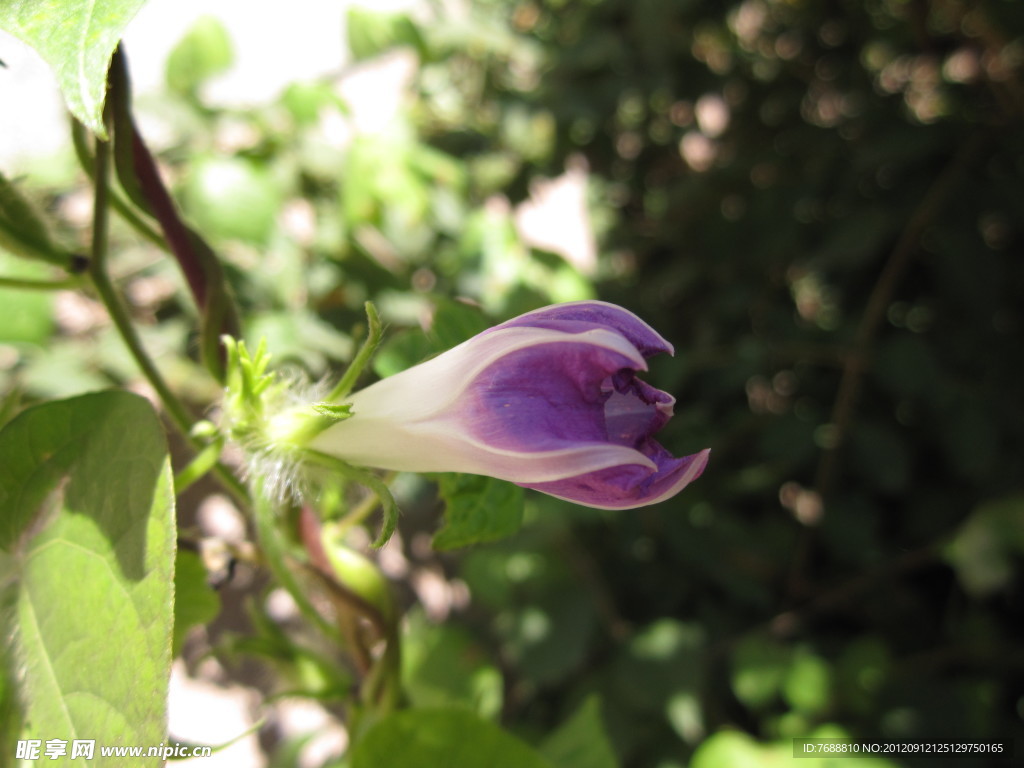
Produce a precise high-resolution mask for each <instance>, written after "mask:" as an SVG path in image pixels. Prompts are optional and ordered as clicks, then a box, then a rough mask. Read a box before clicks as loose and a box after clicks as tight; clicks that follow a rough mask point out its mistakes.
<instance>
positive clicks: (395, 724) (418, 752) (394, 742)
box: [352, 709, 554, 768]
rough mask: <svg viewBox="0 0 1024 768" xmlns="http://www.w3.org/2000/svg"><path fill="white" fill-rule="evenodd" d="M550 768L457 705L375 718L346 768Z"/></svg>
mask: <svg viewBox="0 0 1024 768" xmlns="http://www.w3.org/2000/svg"><path fill="white" fill-rule="evenodd" d="M381 766H388V768H481V766H487V768H554V766H553V765H552V764H551V763H550V762H548V761H547V760H545V759H544V758H543V757H541V756H540V754H538V753H537V752H536V751H535V750H533V749H532V748H531V747H529V746H527V745H526V744H525V743H524V742H523V741H520V740H519V739H517V738H516V737H515V736H513V735H512V734H510V733H507V732H506V731H503V730H502V729H501V728H499V727H498V726H496V725H494V724H493V723H491V722H488V721H487V720H482V719H480V718H479V717H477V716H476V715H474V714H473V713H472V712H470V711H468V710H462V709H413V710H408V711H405V712H398V713H396V714H394V715H391V716H390V717H388V718H386V719H385V720H382V721H381V722H379V723H377V724H376V725H375V726H374V727H373V728H371V729H370V730H369V731H368V732H367V734H366V735H365V736H364V737H363V738H362V739H361V740H360V741H359V742H358V743H357V744H356V746H355V750H354V751H353V754H352V768H380V767H381Z"/></svg>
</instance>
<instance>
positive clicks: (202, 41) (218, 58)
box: [166, 16, 234, 98]
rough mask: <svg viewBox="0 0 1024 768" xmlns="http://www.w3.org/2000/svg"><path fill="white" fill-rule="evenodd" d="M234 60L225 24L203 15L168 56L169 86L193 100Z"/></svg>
mask: <svg viewBox="0 0 1024 768" xmlns="http://www.w3.org/2000/svg"><path fill="white" fill-rule="evenodd" d="M233 60H234V55H233V54H232V51H231V40H230V38H229V37H228V33H227V30H226V29H224V25H223V24H221V23H220V21H218V20H217V19H216V18H214V17H213V16H202V17H200V18H199V19H198V20H196V23H195V24H193V25H192V28H191V29H189V31H188V32H187V33H186V35H185V37H183V38H182V39H181V40H179V41H178V44H177V45H175V46H174V48H173V49H172V50H171V53H170V55H169V56H168V57H167V67H166V79H167V87H168V88H170V89H171V90H172V91H174V92H176V93H179V94H182V95H184V96H191V97H193V98H194V97H195V96H196V93H197V91H198V89H199V87H200V86H201V85H202V84H203V83H204V82H205V81H206V80H208V79H209V78H211V77H213V76H214V75H218V74H220V73H221V72H224V71H225V70H227V69H230V68H231V64H232V61H233Z"/></svg>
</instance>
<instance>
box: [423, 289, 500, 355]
mask: <svg viewBox="0 0 1024 768" xmlns="http://www.w3.org/2000/svg"><path fill="white" fill-rule="evenodd" d="M434 306H435V309H434V319H433V322H432V323H431V324H430V338H431V340H432V341H433V342H435V344H436V349H437V351H438V352H443V351H445V350H446V349H451V348H452V347H454V346H457V345H459V344H461V343H462V342H464V341H466V339H469V338H471V337H473V336H476V335H477V334H478V333H481V332H482V331H485V330H487V328H488V327H489V326H490V323H489V322H487V318H486V317H484V314H483V312H481V311H480V310H479V309H478V308H477V307H474V306H472V305H470V304H464V303H462V302H461V301H453V300H451V299H445V298H438V299H436V300H435V302H434Z"/></svg>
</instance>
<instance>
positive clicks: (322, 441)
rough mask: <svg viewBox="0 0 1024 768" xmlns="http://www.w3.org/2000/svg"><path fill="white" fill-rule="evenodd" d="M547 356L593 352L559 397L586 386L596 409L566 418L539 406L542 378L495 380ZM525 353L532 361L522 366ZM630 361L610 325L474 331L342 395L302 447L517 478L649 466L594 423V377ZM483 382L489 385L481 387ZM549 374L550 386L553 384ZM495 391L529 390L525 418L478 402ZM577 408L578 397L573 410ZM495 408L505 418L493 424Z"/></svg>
mask: <svg viewBox="0 0 1024 768" xmlns="http://www.w3.org/2000/svg"><path fill="white" fill-rule="evenodd" d="M554 360H576V361H578V362H581V361H584V360H586V361H590V360H599V361H600V363H599V364H595V365H594V366H592V370H590V371H588V370H581V369H578V368H577V369H575V370H574V371H571V373H573V374H574V375H575V376H576V378H575V379H574V382H575V383H568V382H563V384H564V386H563V391H562V396H563V398H564V399H563V404H565V405H566V406H568V405H570V404H571V394H572V393H571V392H570V391H569V390H571V389H572V387H573V386H579V387H590V388H592V390H593V392H592V396H593V397H594V398H595V402H594V403H592V404H591V407H592V408H593V409H594V411H595V412H594V413H593V414H589V415H588V418H587V419H579V418H577V419H576V420H573V419H567V418H566V415H565V413H564V411H563V412H562V413H561V415H559V414H558V413H557V409H556V408H551V407H550V403H546V404H544V405H543V407H542V405H541V403H540V400H536V398H539V397H543V394H544V392H543V388H542V389H538V388H537V387H536V386H534V387H533V388H532V389H530V390H529V391H527V390H526V389H524V390H523V391H522V392H516V391H512V390H510V389H508V388H504V389H502V387H501V386H500V385H499V384H497V381H498V380H500V379H502V378H508V376H505V377H503V376H502V375H501V374H502V372H505V373H506V374H509V371H510V370H512V369H513V368H520V369H521V370H522V371H525V372H527V373H529V370H534V371H539V373H537V375H538V376H541V377H544V376H545V375H548V373H549V372H547V373H546V368H550V367H551V365H550V364H551V361H554ZM527 363H529V364H530V365H531V366H532V369H526V368H523V367H522V366H524V365H526V364H527ZM581 364H582V362H581ZM570 367H572V366H570ZM634 367H640V368H645V367H646V363H645V362H644V360H643V358H641V357H640V355H639V354H638V353H637V351H636V349H634V348H633V347H632V345H630V344H629V342H627V341H626V340H625V339H624V338H623V337H622V336H620V335H619V334H617V333H615V332H613V331H609V330H606V329H600V328H598V329H591V330H587V331H584V332H582V333H572V334H570V333H564V332H561V331H556V330H551V329H546V328H508V329H505V330H503V331H502V332H501V333H495V334H489V335H488V336H486V337H484V336H482V335H481V336H477V337H474V338H473V339H470V340H469V341H468V342H465V343H464V344H461V345H459V346H458V347H455V348H453V349H451V350H448V351H447V352H445V353H443V354H441V355H439V356H438V357H435V358H433V359H431V360H428V361H426V362H425V363H421V364H420V365H417V366H414V367H413V368H410V369H408V370H407V371H403V372H401V373H398V374H395V375H394V376H391V377H388V378H386V379H383V380H381V381H379V382H377V383H376V384H373V385H372V386H370V387H367V388H366V389H364V390H362V391H360V392H357V393H355V394H354V395H352V396H351V398H350V402H351V404H352V411H353V416H352V418H349V419H346V420H345V421H341V422H339V423H338V424H336V425H334V426H332V427H330V428H329V429H327V430H325V431H324V432H322V433H321V434H319V435H317V437H315V438H314V439H313V441H312V442H311V444H310V447H311V448H313V449H314V450H318V451H322V452H324V453H328V454H331V455H333V456H337V457H339V458H342V459H344V460H346V461H350V462H352V463H354V464H360V465H364V466H374V467H380V468H382V469H394V470H400V471H409V472H471V473H477V474H485V475H491V476H493V477H498V478H501V479H505V480H513V481H521V482H542V481H550V480H556V479H560V478H564V477H568V476H572V475H575V474H579V473H584V472H591V471H596V470H599V469H603V468H607V467H611V466H615V465H617V464H627V465H632V464H636V465H639V466H642V467H649V468H650V469H653V468H654V464H653V462H652V461H651V460H650V459H649V458H647V457H646V456H644V455H643V454H642V453H640V452H639V451H637V450H635V449H633V448H632V447H627V446H623V445H616V444H610V443H609V442H608V439H607V436H606V435H605V434H603V433H602V432H600V431H599V430H598V425H600V424H603V416H602V415H601V414H602V412H603V411H602V409H603V403H602V402H601V393H600V389H599V385H600V379H601V378H603V377H606V376H607V375H608V374H609V373H610V372H612V371H616V370H619V369H622V368H627V369H632V368H634ZM509 375H512V377H513V378H515V376H514V374H509ZM594 379H596V381H594ZM480 380H482V385H481V386H480V387H478V384H477V382H478V381H480ZM520 383H522V384H523V385H524V387H525V386H526V384H527V382H520ZM488 384H491V385H494V386H492V387H491V388H490V391H489V393H488ZM556 384H557V382H554V381H549V382H548V385H549V391H551V392H553V391H554V390H555V389H557V386H556ZM500 392H504V395H505V397H506V402H511V399H510V398H522V399H524V400H526V399H529V398H531V397H533V398H534V399H535V407H534V408H533V409H532V410H530V412H529V415H530V418H528V419H526V420H521V419H519V418H518V417H517V416H516V415H515V414H513V413H511V411H513V410H515V409H513V408H502V407H501V405H500V404H494V403H493V402H492V403H491V405H490V406H488V405H487V403H486V402H484V401H487V400H488V397H490V398H492V399H493V397H495V396H497V394H498V393H500ZM575 398H576V399H577V400H579V398H580V395H579V394H578V393H576V394H575ZM519 404H520V405H521V404H522V402H521V401H520V403H519ZM584 410H585V406H584V405H580V407H579V409H578V411H577V414H576V415H577V417H578V416H579V415H580V413H581V412H582V411H584ZM502 416H504V417H505V422H504V424H503V425H499V424H498V421H499V419H500V418H501V417H502ZM541 418H543V419H545V420H546V425H547V426H554V425H555V424H557V423H559V422H561V426H562V427H563V429H562V432H561V433H550V434H549V433H546V432H545V431H544V429H541V428H540V427H539V426H537V421H538V420H539V419H541ZM531 420H532V423H533V425H534V429H532V430H531V429H530V422H531ZM531 437H532V439H531Z"/></svg>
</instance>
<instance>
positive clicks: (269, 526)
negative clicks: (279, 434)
mask: <svg viewBox="0 0 1024 768" xmlns="http://www.w3.org/2000/svg"><path fill="white" fill-rule="evenodd" d="M254 510H255V514H254V515H253V517H254V518H255V521H256V535H257V537H258V538H259V542H260V549H261V550H262V552H263V558H264V562H265V563H266V565H267V567H268V568H269V569H270V572H271V573H272V574H273V575H274V578H275V579H276V580H277V582H278V584H280V585H281V586H282V587H284V588H285V590H286V591H287V592H288V594H290V595H291V596H292V599H293V600H295V604H296V605H297V606H298V607H299V610H300V611H301V612H302V614H303V615H304V616H305V617H306V618H308V619H309V620H310V621H312V622H313V623H314V624H316V626H317V627H319V629H320V631H321V632H323V633H324V635H326V636H327V637H329V638H330V639H331V640H332V641H333V642H334V643H335V644H337V645H341V644H342V642H343V640H342V637H341V635H340V634H339V633H338V628H337V627H335V626H334V625H332V624H331V623H330V622H329V621H327V620H326V619H325V618H324V617H323V616H322V615H321V613H320V611H318V610H317V609H316V607H315V606H314V605H313V603H311V602H310V601H309V598H308V597H306V591H305V590H304V589H302V587H301V586H300V585H299V582H298V580H297V579H296V578H295V574H294V573H292V570H291V568H289V567H288V552H287V549H286V547H285V546H284V540H285V537H284V533H283V532H282V531H281V530H279V529H278V525H277V515H276V514H275V512H274V506H273V504H272V503H271V502H270V501H269V500H268V499H267V498H265V497H264V496H262V495H261V494H259V493H258V492H257V497H256V503H255V505H254Z"/></svg>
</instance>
